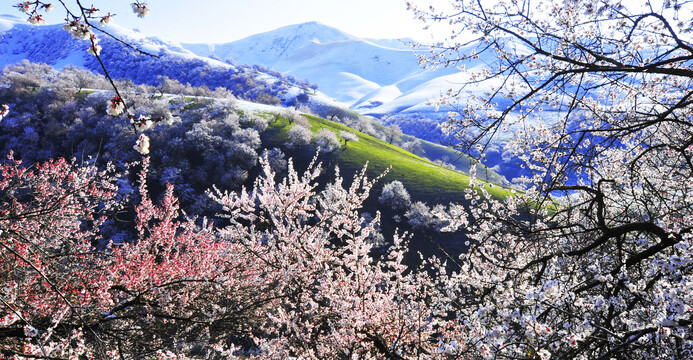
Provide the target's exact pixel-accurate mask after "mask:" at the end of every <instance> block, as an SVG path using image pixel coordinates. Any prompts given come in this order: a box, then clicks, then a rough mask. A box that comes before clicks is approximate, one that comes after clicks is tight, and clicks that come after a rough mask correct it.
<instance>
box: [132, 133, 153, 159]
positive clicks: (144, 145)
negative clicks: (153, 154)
mask: <svg viewBox="0 0 693 360" xmlns="http://www.w3.org/2000/svg"><path fill="white" fill-rule="evenodd" d="M132 148H133V149H135V150H136V151H137V152H139V153H140V154H142V155H147V154H149V136H147V135H145V134H140V136H139V137H138V138H137V142H135V146H133V147H132Z"/></svg>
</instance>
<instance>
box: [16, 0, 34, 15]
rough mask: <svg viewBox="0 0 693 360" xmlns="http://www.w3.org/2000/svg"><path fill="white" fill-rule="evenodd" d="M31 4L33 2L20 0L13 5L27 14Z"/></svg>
mask: <svg viewBox="0 0 693 360" xmlns="http://www.w3.org/2000/svg"><path fill="white" fill-rule="evenodd" d="M33 4H34V2H33V1H23V2H20V3H19V4H17V5H15V7H16V8H17V9H19V11H21V12H23V13H25V14H28V13H30V12H32V10H31V5H33Z"/></svg>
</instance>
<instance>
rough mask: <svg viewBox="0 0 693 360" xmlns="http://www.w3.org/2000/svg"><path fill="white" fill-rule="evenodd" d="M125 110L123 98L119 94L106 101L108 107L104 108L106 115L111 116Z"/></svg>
mask: <svg viewBox="0 0 693 360" xmlns="http://www.w3.org/2000/svg"><path fill="white" fill-rule="evenodd" d="M123 111H125V102H123V99H121V98H120V97H119V96H115V97H113V99H111V100H110V101H109V102H108V107H107V108H106V112H107V113H108V115H113V116H118V115H120V114H122V113H123Z"/></svg>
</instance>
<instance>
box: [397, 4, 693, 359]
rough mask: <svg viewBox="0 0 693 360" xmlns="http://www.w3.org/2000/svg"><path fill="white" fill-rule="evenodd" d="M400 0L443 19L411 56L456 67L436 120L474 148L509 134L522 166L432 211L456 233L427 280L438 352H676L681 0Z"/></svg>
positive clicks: (686, 14)
mask: <svg viewBox="0 0 693 360" xmlns="http://www.w3.org/2000/svg"><path fill="white" fill-rule="evenodd" d="M409 6H410V8H411V9H412V10H413V11H414V12H415V14H417V16H418V17H419V18H421V19H422V20H424V21H426V22H428V23H429V24H430V25H432V26H449V27H450V29H452V35H451V36H449V37H448V38H447V39H446V40H445V41H443V42H440V43H438V44H435V45H434V46H432V47H430V49H429V52H428V53H426V54H425V55H424V56H422V62H423V63H424V64H426V65H428V66H456V67H459V68H460V69H465V68H468V69H470V70H468V71H467V75H468V82H467V83H466V85H464V86H462V87H461V88H458V89H451V90H450V91H449V92H448V93H447V95H446V96H445V97H443V99H442V100H441V102H442V103H445V104H449V105H452V106H454V107H456V108H457V109H458V111H457V112H456V113H454V114H452V115H451V116H450V118H449V119H448V121H447V123H446V126H447V129H448V130H449V132H450V133H451V134H454V135H455V136H456V137H457V139H458V140H459V141H460V147H461V148H463V149H465V150H467V151H470V152H471V153H474V154H477V155H481V156H483V153H484V151H485V150H486V149H488V148H489V146H492V145H493V146H495V145H497V144H498V143H499V142H500V140H499V139H508V138H509V139H510V140H507V142H505V143H503V146H505V147H506V149H507V150H508V151H509V152H512V153H513V154H514V155H515V156H517V157H519V159H520V160H521V161H522V162H523V164H524V166H525V167H526V169H527V170H528V172H527V174H528V175H527V177H526V178H525V180H526V185H527V188H526V191H525V192H524V193H523V194H519V195H518V196H517V197H515V198H509V199H507V201H504V202H503V201H494V200H492V199H490V198H488V197H487V196H485V194H484V193H482V192H481V191H478V189H475V190H473V189H471V188H470V189H468V190H467V191H468V194H469V198H470V199H471V200H472V205H471V206H470V207H468V208H467V207H463V206H453V207H452V208H451V209H450V210H449V211H448V212H446V213H444V214H443V213H441V214H439V216H440V217H442V218H444V219H445V220H446V221H449V222H450V228H459V227H462V228H466V229H467V230H468V232H469V234H470V244H469V251H468V253H466V254H464V255H462V256H461V258H460V259H459V260H457V261H456V263H457V265H459V270H458V271H457V272H454V273H452V274H450V275H447V276H444V277H441V279H440V283H439V285H440V288H442V289H445V291H446V293H448V294H454V295H451V296H450V298H449V302H448V304H449V306H450V308H452V309H454V312H455V313H456V318H455V319H454V320H452V321H451V323H450V325H449V327H448V330H447V331H446V332H441V333H444V334H445V335H444V336H445V338H446V340H445V341H446V342H447V343H448V344H452V345H451V346H449V350H450V353H451V354H454V355H457V356H459V357H464V358H517V359H519V358H541V359H547V358H549V357H550V358H552V359H608V358H633V359H641V358H642V359H651V358H687V357H690V356H691V353H692V352H693V333H692V331H691V321H692V320H693V297H692V296H691V294H693V271H692V270H693V256H692V254H693V253H691V245H693V196H692V195H693V182H692V181H691V179H693V161H691V157H692V156H693V124H692V123H691V120H690V119H691V115H693V107H692V106H691V104H692V103H691V95H693V92H691V82H692V80H693V71H692V70H691V65H692V64H693V61H692V59H693V43H691V38H690V33H691V22H690V20H689V19H690V14H691V13H692V11H693V8H691V4H690V2H687V1H668V0H665V1H646V2H644V1H643V2H637V3H633V2H628V3H626V2H622V1H614V0H565V1H524V0H499V1H494V2H491V3H486V2H480V1H467V0H457V1H452V2H451V3H450V5H449V7H443V8H435V7H423V6H421V7H420V6H417V5H415V4H411V3H410V4H409ZM443 24H444V25H443ZM477 65H478V66H477ZM479 89H485V91H479Z"/></svg>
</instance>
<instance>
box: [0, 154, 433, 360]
mask: <svg viewBox="0 0 693 360" xmlns="http://www.w3.org/2000/svg"><path fill="white" fill-rule="evenodd" d="M262 165H263V169H264V175H263V176H261V177H260V178H259V179H258V182H257V184H256V186H255V188H254V189H253V191H251V192H246V191H243V192H241V193H238V194H235V193H221V192H219V191H214V192H213V194H212V197H213V198H214V199H215V200H216V201H218V202H219V203H220V204H221V205H222V206H223V207H224V213H225V214H226V215H227V223H226V224H225V225H223V224H220V225H215V224H214V223H212V222H209V221H206V220H204V221H196V220H200V219H195V218H188V217H185V216H183V214H182V213H181V212H180V210H179V209H178V206H177V198H176V197H175V195H174V189H173V187H171V186H169V187H168V188H167V190H166V191H165V193H164V195H163V196H162V199H161V200H160V202H159V204H155V203H154V202H153V201H152V200H151V198H150V195H149V192H148V190H147V186H146V174H147V171H148V170H147V169H148V159H146V158H145V159H144V160H143V162H142V164H141V166H142V170H141V171H140V175H139V181H138V188H139V193H140V197H141V201H140V202H139V204H138V205H137V207H136V209H135V213H136V218H135V232H136V234H137V238H136V240H135V241H132V242H117V241H113V239H104V238H102V237H101V235H102V232H101V231H100V230H101V229H102V228H103V226H106V225H107V223H108V221H112V217H111V216H109V215H111V214H109V212H113V211H116V210H118V209H119V207H120V204H121V202H120V200H119V199H118V189H117V187H116V185H115V183H116V182H117V180H118V177H117V176H115V175H113V174H112V173H111V169H108V170H107V171H105V172H103V171H98V170H97V169H95V168H93V167H89V166H87V167H82V166H77V165H74V164H70V163H68V162H66V161H65V160H57V161H51V162H48V163H45V164H37V165H36V166H35V168H34V169H25V168H22V166H21V163H20V162H19V161H16V160H14V159H13V158H12V157H11V156H10V158H9V161H8V162H6V163H5V164H4V165H3V167H2V177H1V178H0V195H1V196H2V197H3V201H2V207H1V208H0V240H2V242H1V243H0V259H1V260H2V261H0V266H1V267H2V272H1V274H2V276H1V277H0V289H1V291H2V293H0V316H1V318H0V319H2V320H1V321H2V322H0V338H2V341H0V354H1V355H2V356H3V357H8V358H10V357H15V358H46V359H62V358H85V357H86V358H92V357H95V358H137V357H155V358H160V359H164V358H175V357H178V356H222V355H224V356H226V357H229V358H233V357H234V356H241V358H247V357H253V358H262V359H286V358H288V357H301V358H305V359H319V358H355V357H356V358H384V357H387V358H392V359H405V358H416V357H417V356H423V355H425V354H440V353H441V352H440V350H439V343H438V341H437V334H438V331H439V330H438V329H439V328H440V320H438V317H439V315H441V314H444V313H443V312H441V311H442V308H440V307H438V306H434V305H432V304H433V303H434V302H435V301H434V300H435V297H433V295H434V294H435V293H436V291H434V287H433V286H434V284H433V283H432V282H430V281H429V280H428V278H427V276H424V275H421V274H419V275H417V274H416V273H412V272H411V271H409V270H408V269H407V267H406V266H405V265H404V264H403V263H402V259H403V256H404V253H405V249H406V242H405V241H404V240H403V239H402V238H399V237H397V238H395V241H394V246H393V247H392V248H390V249H389V250H388V251H386V252H385V253H384V254H383V255H382V257H381V258H374V257H373V254H371V248H372V245H371V243H370V242H369V241H368V240H367V239H368V236H369V235H370V233H371V232H372V231H373V228H374V226H375V222H376V221H377V218H376V219H375V220H373V221H371V222H365V221H364V219H363V218H362V217H361V216H360V215H359V213H358V210H359V209H360V207H361V205H362V203H363V201H364V200H365V199H366V197H367V196H368V193H369V191H370V189H371V187H372V185H373V183H374V182H375V180H377V179H375V180H368V179H367V178H366V176H365V169H364V171H363V172H361V173H359V174H357V175H356V176H355V177H354V179H353V181H352V183H351V185H350V186H349V187H348V188H345V187H343V180H342V178H341V177H340V176H339V173H338V172H337V175H336V177H335V180H334V182H333V184H332V185H331V186H330V187H329V194H325V193H318V192H316V190H315V189H316V187H317V184H316V181H315V180H316V177H317V176H318V174H319V172H320V169H319V166H316V167H311V168H310V169H309V170H308V171H307V172H306V173H305V174H303V175H299V174H298V173H297V172H296V171H295V170H294V169H293V166H291V165H289V168H288V175H287V177H286V178H285V179H284V180H283V181H281V182H277V180H276V179H275V178H274V177H275V174H274V173H273V171H272V170H271V167H270V166H269V162H268V161H267V160H266V159H263V160H262ZM422 274H425V273H422Z"/></svg>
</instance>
